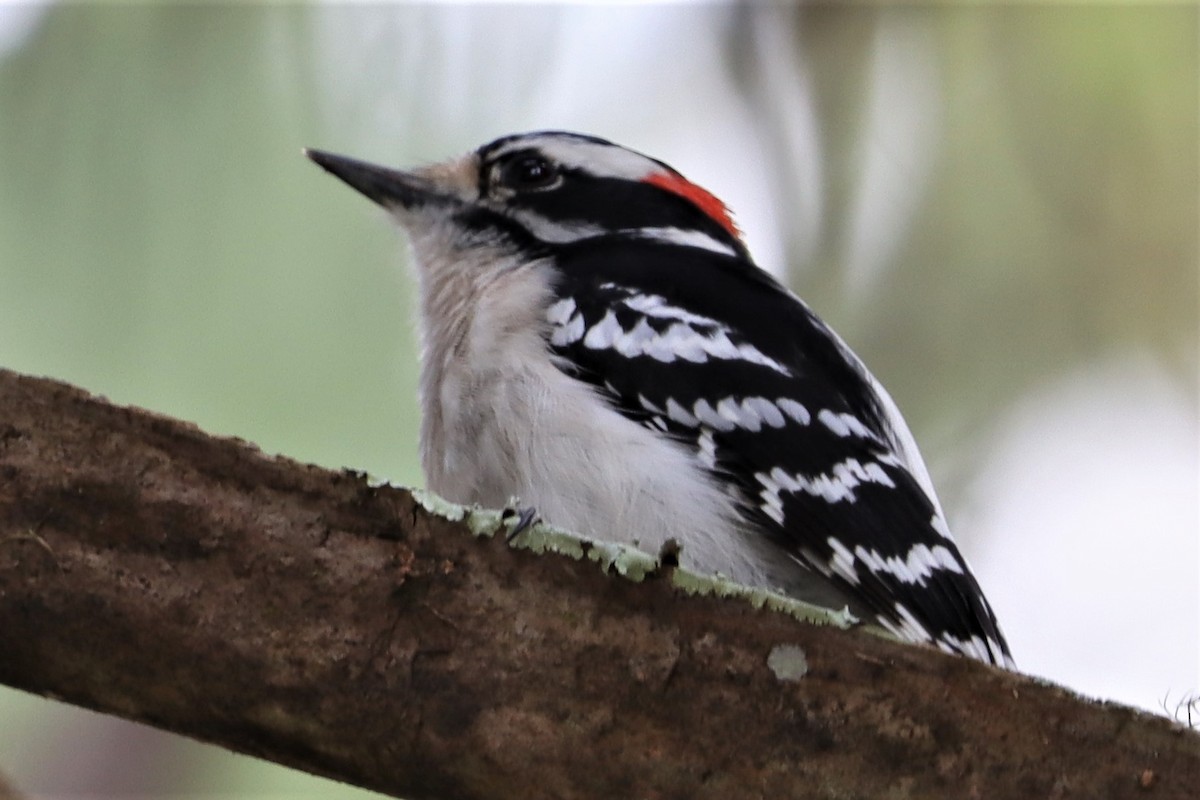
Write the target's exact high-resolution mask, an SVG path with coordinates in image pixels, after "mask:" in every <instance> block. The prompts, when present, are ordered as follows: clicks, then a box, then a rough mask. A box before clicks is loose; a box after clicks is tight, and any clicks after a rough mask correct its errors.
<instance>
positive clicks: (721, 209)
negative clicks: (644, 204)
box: [643, 172, 742, 241]
mask: <svg viewBox="0 0 1200 800" xmlns="http://www.w3.org/2000/svg"><path fill="white" fill-rule="evenodd" d="M643 180H644V181H645V182H646V183H648V184H650V185H651V186H657V187H658V188H660V189H666V190H667V191H668V192H672V193H673V194H677V195H679V196H680V197H682V198H684V199H685V200H688V201H689V202H691V203H692V205H694V206H696V207H697V208H699V209H700V210H701V211H703V212H704V213H705V214H706V215H707V216H708V217H709V218H710V219H712V221H713V222H715V223H717V224H718V225H720V226H721V227H722V228H724V229H725V230H727V231H728V232H729V235H730V236H732V237H733V238H734V239H737V240H738V241H741V239H742V232H741V231H740V230H738V226H737V224H736V223H735V222H734V221H733V215H732V214H730V213H729V208H728V207H727V206H726V205H725V204H724V203H722V202H721V200H720V199H719V198H718V197H717V196H716V195H715V194H713V193H712V192H710V191H708V190H707V189H705V188H704V187H702V186H697V185H696V184H694V183H692V182H691V181H689V180H688V179H687V178H685V177H683V176H682V175H680V174H679V173H676V172H655V173H652V174H651V175H650V176H649V177H646V178H643Z"/></svg>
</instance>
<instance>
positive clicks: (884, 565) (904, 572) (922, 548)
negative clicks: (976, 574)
mask: <svg viewBox="0 0 1200 800" xmlns="http://www.w3.org/2000/svg"><path fill="white" fill-rule="evenodd" d="M854 554H855V555H856V556H857V557H858V558H859V560H861V561H862V562H863V564H865V565H866V567H867V569H869V570H871V572H873V573H879V572H886V573H888V574H889V575H891V576H892V577H894V578H895V579H896V580H898V581H900V582H901V583H910V584H911V583H916V584H920V585H921V586H924V585H925V582H926V581H927V580H928V579H929V576H930V575H932V574H933V572H934V570H946V571H948V572H953V573H956V574H958V575H962V574H963V567H962V564H960V563H959V561H958V559H957V558H955V557H954V554H953V553H952V552H950V550H949V549H948V548H947V547H945V546H944V545H940V544H939V545H934V546H933V547H932V548H931V547H929V546H928V545H925V544H915V545H913V546H912V548H910V549H909V551H908V555H907V556H906V557H905V558H900V557H899V556H888V557H887V558H884V557H883V556H882V555H880V554H879V553H878V552H877V551H875V550H868V549H867V548H865V547H863V546H862V545H859V546H858V547H856V548H854Z"/></svg>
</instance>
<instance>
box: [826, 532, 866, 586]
mask: <svg viewBox="0 0 1200 800" xmlns="http://www.w3.org/2000/svg"><path fill="white" fill-rule="evenodd" d="M825 541H826V542H827V543H828V544H829V547H830V548H831V549H832V550H833V556H832V557H831V558H830V559H829V571H830V572H832V573H833V574H835V575H840V576H841V577H843V578H845V579H846V580H847V581H849V582H850V583H852V584H854V585H855V586H857V585H858V583H859V578H858V572H857V571H856V570H855V569H854V554H853V553H851V552H850V551H849V550H847V549H846V546H845V545H844V544H842V543H841V542H840V541H838V540H837V539H835V538H834V537H832V536H830V537H829V538H828V539H826V540H825Z"/></svg>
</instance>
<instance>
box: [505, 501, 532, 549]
mask: <svg viewBox="0 0 1200 800" xmlns="http://www.w3.org/2000/svg"><path fill="white" fill-rule="evenodd" d="M512 516H516V518H517V521H516V522H515V523H513V526H512V530H510V531H509V532H508V535H507V536H505V537H504V541H505V542H511V541H512V540H513V539H515V538H517V536H519V535H520V534H521V533H523V532H524V531H525V530H526V529H528V528H531V527H533V523H535V522H537V509H536V508H534V507H533V506H528V507H526V508H506V509H504V514H503V515H502V516H501V519H502V520H506V519H508V518H509V517H512Z"/></svg>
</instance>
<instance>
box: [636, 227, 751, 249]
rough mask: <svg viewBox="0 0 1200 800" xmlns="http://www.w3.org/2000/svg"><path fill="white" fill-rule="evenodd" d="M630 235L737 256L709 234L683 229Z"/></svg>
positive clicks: (644, 230)
mask: <svg viewBox="0 0 1200 800" xmlns="http://www.w3.org/2000/svg"><path fill="white" fill-rule="evenodd" d="M628 233H630V234H632V235H634V236H637V237H639V238H641V239H650V240H651V241H655V242H663V243H665V244H676V245H680V246H682V247H699V248H701V249H702V250H709V251H711V252H714V253H720V254H721V255H723V256H735V255H737V253H735V252H734V249H733V248H732V247H730V246H729V245H727V244H723V243H721V242H718V241H717V240H716V239H714V238H713V237H711V236H709V235H708V234H707V233H702V232H701V231H685V230H683V229H682V228H638V229H636V230H632V231H628Z"/></svg>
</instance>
